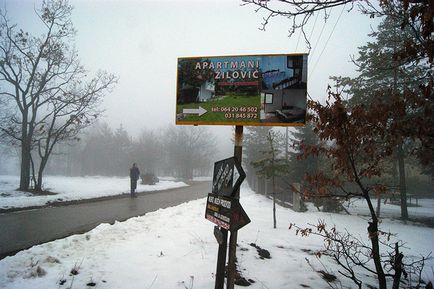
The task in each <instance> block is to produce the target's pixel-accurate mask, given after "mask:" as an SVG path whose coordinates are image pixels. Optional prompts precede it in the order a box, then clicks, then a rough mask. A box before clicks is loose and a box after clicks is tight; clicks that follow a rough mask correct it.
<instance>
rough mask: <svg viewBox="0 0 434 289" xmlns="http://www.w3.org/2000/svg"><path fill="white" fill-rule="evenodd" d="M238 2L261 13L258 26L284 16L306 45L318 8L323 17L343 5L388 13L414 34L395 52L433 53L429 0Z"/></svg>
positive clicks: (419, 55) (375, 13)
mask: <svg viewBox="0 0 434 289" xmlns="http://www.w3.org/2000/svg"><path fill="white" fill-rule="evenodd" d="M241 1H242V3H243V4H242V5H245V6H246V5H253V6H255V7H256V8H255V11H256V12H257V13H264V16H263V20H262V23H261V28H260V29H261V30H265V28H266V26H267V25H268V24H269V22H270V21H271V19H273V18H274V17H284V18H286V19H288V21H289V23H290V26H289V30H288V31H289V36H292V35H293V34H294V32H296V31H297V30H300V31H301V33H302V34H303V36H304V39H305V41H306V43H307V46H308V48H309V49H310V43H309V38H308V36H307V35H306V32H305V27H306V24H307V23H308V22H309V21H310V20H311V17H312V16H313V15H315V13H319V12H322V13H323V17H324V21H326V20H327V18H328V17H329V15H330V12H331V10H332V9H333V8H336V7H338V6H344V8H346V7H348V8H347V11H351V10H353V9H354V8H355V7H357V9H358V10H359V11H360V12H361V13H363V14H366V15H368V16H369V17H371V18H374V17H381V16H386V15H388V16H391V17H394V18H396V19H397V21H398V22H400V23H401V29H403V28H405V27H410V29H412V30H413V31H414V32H415V34H416V35H417V37H415V38H414V39H412V41H410V42H408V43H407V46H406V48H405V49H403V50H401V51H400V52H399V54H401V56H402V57H409V56H410V57H415V58H418V59H423V58H425V57H428V58H429V60H430V62H432V59H433V57H434V48H433V46H434V43H433V41H434V39H433V37H432V32H433V25H432V17H433V15H432V13H433V12H432V11H433V5H434V4H433V3H432V1H430V0H390V1H370V0H366V1H357V0H317V1H307V0H241Z"/></svg>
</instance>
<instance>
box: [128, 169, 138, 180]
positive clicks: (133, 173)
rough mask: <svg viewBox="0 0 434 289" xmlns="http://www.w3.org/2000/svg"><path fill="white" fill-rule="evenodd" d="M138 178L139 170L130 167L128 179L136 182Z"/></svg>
mask: <svg viewBox="0 0 434 289" xmlns="http://www.w3.org/2000/svg"><path fill="white" fill-rule="evenodd" d="M139 177H140V171H139V168H138V167H132V168H131V169H130V178H131V179H132V180H135V181H137V180H138V179H139Z"/></svg>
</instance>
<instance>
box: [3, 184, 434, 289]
mask: <svg viewBox="0 0 434 289" xmlns="http://www.w3.org/2000/svg"><path fill="white" fill-rule="evenodd" d="M53 180H54V179H53ZM117 180H118V182H119V183H122V185H120V184H118V185H119V187H123V189H122V190H123V191H127V188H128V186H127V185H128V182H125V180H124V179H117ZM63 181H65V182H66V180H63ZM86 182H87V183H86ZM101 182H103V183H104V182H106V180H102V179H101V178H99V179H93V178H86V179H80V184H77V183H75V182H71V183H69V184H66V183H65V186H64V187H62V188H63V189H62V190H61V191H63V192H64V193H65V194H67V195H69V194H71V195H73V193H72V192H73V191H81V190H79V189H78V185H80V186H83V187H85V188H89V190H91V189H90V188H91V187H92V186H93V185H92V184H98V183H101ZM47 184H50V185H49V186H50V187H52V188H53V189H52V190H53V191H54V190H55V189H59V188H60V185H59V184H57V183H56V182H55V181H53V182H52V183H50V182H49V181H48V179H47ZM116 186H117V185H115V184H113V187H116ZM125 186H127V188H125ZM95 190H97V187H93V190H92V191H95ZM103 190H105V189H103V188H101V192H100V193H101V195H103V194H104V192H103ZM5 191H8V190H6V189H5V188H4V182H1V185H0V192H5ZM8 192H9V191H8ZM69 192H71V193H69ZM8 198H12V197H10V196H9V197H8ZM21 198H31V197H24V196H23V197H21ZM62 198H66V195H65V196H63V195H62ZM2 199H3V198H2ZM241 204H242V206H243V207H244V209H245V211H246V212H247V214H248V215H249V217H250V219H251V220H252V222H251V223H250V224H248V225H247V226H245V227H244V228H242V229H241V230H240V231H239V232H238V245H239V246H238V249H237V257H238V266H239V270H240V271H241V272H242V274H243V276H244V277H245V278H246V279H251V280H253V281H254V282H255V283H253V284H252V285H251V286H250V287H248V288H252V289H253V288H255V289H259V288H261V289H262V288H273V289H280V288H291V289H292V288H315V289H317V288H318V289H320V288H330V286H329V285H327V283H326V282H325V281H324V280H323V279H322V278H321V276H320V274H319V273H318V272H317V271H320V270H323V271H326V272H329V273H331V274H335V275H336V276H337V277H338V278H339V280H340V281H341V282H342V283H343V285H344V287H343V288H348V287H350V288H354V286H353V285H352V283H350V282H348V281H347V280H345V279H344V278H342V277H341V276H340V275H339V273H338V272H337V270H338V269H339V268H338V267H337V266H336V265H334V263H333V262H331V261H330V260H329V259H328V257H325V256H323V257H321V258H320V259H318V258H317V257H315V256H314V255H313V254H312V252H314V251H316V250H320V249H321V248H323V241H322V239H321V238H319V237H315V236H311V237H308V238H306V237H302V236H300V234H298V235H297V234H296V233H295V230H294V229H291V230H289V228H288V227H289V224H291V223H295V224H297V225H299V226H305V225H306V224H308V223H311V224H315V223H317V221H318V220H324V221H325V222H326V223H327V224H328V225H329V226H332V225H336V227H337V228H338V229H340V230H348V231H349V232H352V233H353V234H354V235H356V236H360V238H362V239H364V240H365V241H366V242H368V240H367V236H366V227H367V218H366V217H363V216H356V215H339V214H330V213H320V212H316V211H315V210H312V211H309V212H305V213H296V212H294V211H292V210H290V209H287V208H283V207H281V206H277V229H273V219H272V202H271V200H270V199H268V198H266V197H264V196H262V195H257V194H255V193H254V192H252V191H251V190H250V189H249V188H248V186H242V188H241ZM419 204H421V205H423V207H418V208H413V207H412V208H409V212H410V214H413V213H416V212H418V214H425V213H427V214H428V215H430V216H433V215H434V203H433V202H430V201H428V200H419ZM205 205H206V199H205V198H203V199H199V200H196V201H191V202H188V203H184V204H182V205H179V206H176V207H171V208H167V209H160V210H158V211H156V212H152V213H147V214H146V215H144V216H142V217H135V218H131V219H129V220H127V221H125V222H118V223H115V224H113V225H109V224H101V225H99V226H98V227H96V228H95V229H93V230H91V231H89V232H87V233H84V234H78V235H73V236H70V237H68V238H65V239H60V240H56V241H53V242H49V243H45V244H42V245H38V246H34V247H32V248H30V249H28V250H24V251H21V252H19V253H17V254H16V255H15V256H12V257H6V258H4V259H3V260H0V288H3V289H46V288H71V289H74V288H77V289H80V288H105V289H119V288H126V289H135V288H137V289H139V288H140V289H143V288H145V289H149V288H153V289H175V288H187V289H193V288H195V289H200V288H204V289H209V288H214V282H215V279H214V273H215V268H216V259H217V250H218V244H217V242H216V240H215V238H214V235H213V227H214V225H213V224H212V223H211V222H209V221H208V220H206V219H205V218H204V212H205ZM354 206H355V207H354ZM384 208H385V210H387V212H388V215H391V214H393V212H395V213H394V214H396V215H399V207H397V206H393V205H385V206H384ZM350 210H354V211H357V212H358V213H362V212H363V210H364V209H363V204H362V203H358V202H356V203H355V204H353V207H352V208H350ZM423 212H425V213H423ZM380 226H381V229H382V230H383V231H390V232H392V233H396V234H397V238H398V239H401V240H403V241H405V243H406V245H405V247H406V248H405V251H404V254H405V255H406V257H415V258H417V257H420V256H427V255H429V254H430V253H431V252H432V250H433V248H434V247H433V244H434V243H433V240H434V229H432V228H428V227H423V226H416V225H414V224H404V223H402V222H401V221H397V220H392V219H388V218H385V219H382V223H381V224H380ZM392 238H393V237H392ZM252 243H254V244H256V246H259V247H261V248H263V249H266V250H268V251H269V252H270V255H271V259H261V258H260V257H259V255H258V252H257V249H256V248H254V247H253V246H251V244H252ZM433 268H434V261H433V260H432V259H430V260H428V261H427V262H426V264H425V270H424V272H423V275H422V277H423V278H424V279H425V280H431V281H433V279H434V277H433V270H434V269H433ZM364 281H365V282H366V283H368V284H370V285H374V286H375V284H376V282H375V279H373V278H372V277H366V276H365V277H364ZM335 284H336V285H337V286H336V287H337V288H341V287H340V285H339V283H335ZM345 285H346V286H345ZM236 288H241V287H239V286H236Z"/></svg>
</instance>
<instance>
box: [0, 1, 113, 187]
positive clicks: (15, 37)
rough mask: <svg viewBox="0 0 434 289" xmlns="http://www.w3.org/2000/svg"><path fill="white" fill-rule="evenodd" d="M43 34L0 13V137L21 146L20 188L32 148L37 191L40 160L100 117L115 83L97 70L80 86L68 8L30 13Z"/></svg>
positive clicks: (54, 4) (49, 6)
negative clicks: (0, 113) (0, 117)
mask: <svg viewBox="0 0 434 289" xmlns="http://www.w3.org/2000/svg"><path fill="white" fill-rule="evenodd" d="M35 13H36V15H37V17H38V18H39V20H40V21H41V24H42V27H43V29H44V33H43V34H42V35H41V36H32V35H30V34H29V33H27V32H24V31H23V30H21V29H18V28H17V26H16V25H13V24H11V23H10V20H9V19H8V18H7V12H5V11H1V13H0V21H1V22H0V85H1V91H0V96H1V99H2V102H4V103H5V104H6V105H5V106H4V107H3V108H4V109H5V111H7V112H8V113H7V115H6V117H7V119H8V121H4V122H2V123H1V124H0V131H1V133H2V136H4V137H7V139H8V140H9V141H10V142H11V143H14V144H19V145H20V147H21V173H20V189H21V190H28V189H29V186H30V167H31V163H32V154H31V152H32V150H33V149H35V148H36V149H37V150H38V154H37V155H38V156H39V157H40V160H39V173H38V174H39V176H38V181H37V186H38V187H39V188H40V184H41V179H40V178H42V172H43V170H44V168H45V165H46V162H47V160H48V158H49V156H50V154H51V152H52V150H53V147H54V145H55V144H56V143H57V142H59V141H66V140H70V139H71V138H74V137H75V136H76V134H77V132H78V131H80V130H81V129H82V128H84V127H86V126H88V125H90V124H91V123H92V122H93V121H94V120H95V119H96V118H97V117H98V116H99V115H100V114H101V110H100V109H99V108H98V104H99V102H100V101H101V99H102V97H103V96H104V94H105V93H106V92H107V91H109V90H110V89H111V88H112V87H113V86H114V84H115V83H116V81H117V79H116V77H115V76H113V75H111V74H107V73H105V72H100V73H98V74H97V76H96V77H95V78H93V79H92V80H90V81H89V82H86V81H85V80H86V78H87V71H86V70H85V69H84V67H83V66H82V65H81V64H80V61H79V59H78V54H77V51H76V50H75V48H74V46H73V45H72V44H71V43H73V40H74V36H75V30H74V27H73V24H72V22H71V13H72V6H71V5H70V4H69V3H68V1H67V0H47V1H44V2H43V3H42V5H41V7H40V8H39V9H38V10H36V11H35Z"/></svg>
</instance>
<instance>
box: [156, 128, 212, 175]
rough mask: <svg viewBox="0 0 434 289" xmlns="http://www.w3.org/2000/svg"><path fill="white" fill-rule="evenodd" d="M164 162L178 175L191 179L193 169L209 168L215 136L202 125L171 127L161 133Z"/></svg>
mask: <svg viewBox="0 0 434 289" xmlns="http://www.w3.org/2000/svg"><path fill="white" fill-rule="evenodd" d="M163 139H164V141H165V151H166V158H167V159H166V162H167V164H168V165H169V167H170V168H171V170H172V173H173V174H174V175H176V176H178V177H182V178H185V179H192V178H193V176H194V171H195V170H196V171H197V172H199V171H201V172H202V173H208V172H206V171H204V170H203V168H204V167H208V168H210V167H211V166H212V165H211V164H212V162H213V161H215V159H213V154H215V152H216V149H217V147H216V140H215V137H214V136H213V135H212V134H211V133H210V131H209V130H207V129H206V128H204V127H173V128H172V127H171V128H169V129H168V130H167V131H166V132H165V134H164V135H163Z"/></svg>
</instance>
